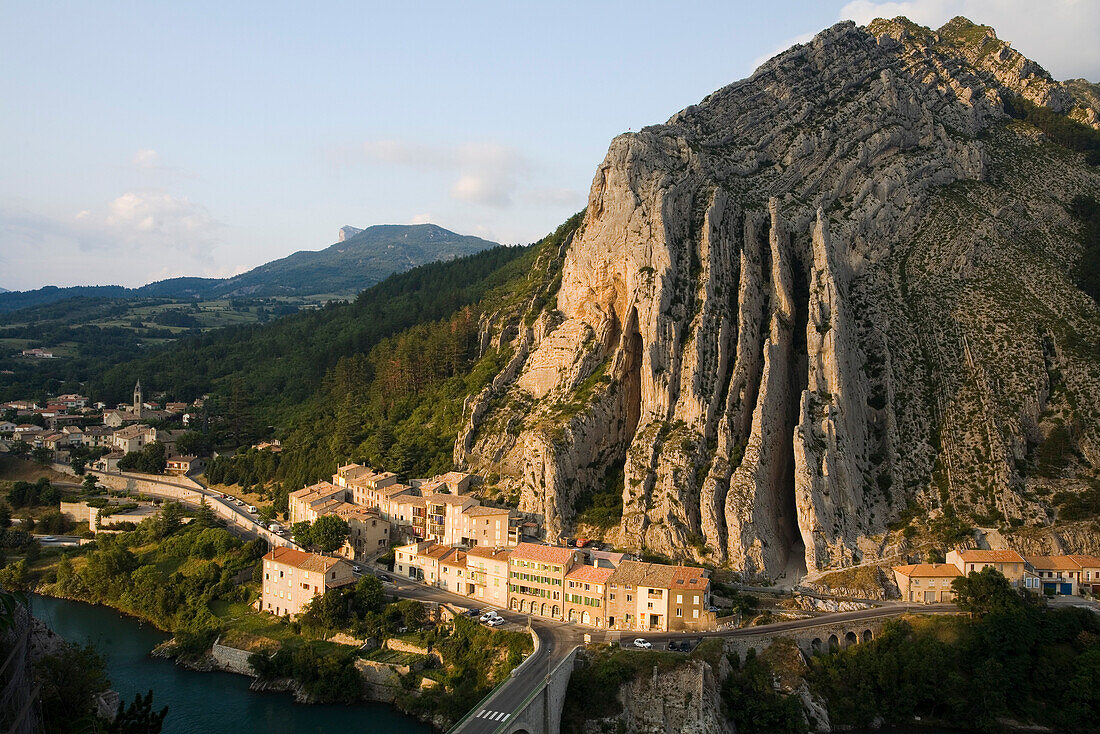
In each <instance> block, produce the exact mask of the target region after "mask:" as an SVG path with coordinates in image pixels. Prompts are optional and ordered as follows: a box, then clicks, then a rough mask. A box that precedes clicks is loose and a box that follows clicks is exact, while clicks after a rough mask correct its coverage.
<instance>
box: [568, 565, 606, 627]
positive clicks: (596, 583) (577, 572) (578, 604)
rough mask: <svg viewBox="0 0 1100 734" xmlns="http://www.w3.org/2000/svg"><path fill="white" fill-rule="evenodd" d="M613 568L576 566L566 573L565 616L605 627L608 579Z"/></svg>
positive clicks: (585, 623) (587, 623)
mask: <svg viewBox="0 0 1100 734" xmlns="http://www.w3.org/2000/svg"><path fill="white" fill-rule="evenodd" d="M613 573H615V570H614V569H611V568H599V567H597V566H583V565H582V566H574V567H573V568H572V570H570V571H569V573H567V574H566V575H565V596H564V599H565V618H566V620H567V621H569V622H578V623H580V624H584V625H590V626H593V627H603V626H604V623H605V621H606V617H607V580H608V579H609V578H610V577H611V575H612V574H613Z"/></svg>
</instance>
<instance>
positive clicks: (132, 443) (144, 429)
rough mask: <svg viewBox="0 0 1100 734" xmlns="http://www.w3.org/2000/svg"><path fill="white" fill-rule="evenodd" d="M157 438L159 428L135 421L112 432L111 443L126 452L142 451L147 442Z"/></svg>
mask: <svg viewBox="0 0 1100 734" xmlns="http://www.w3.org/2000/svg"><path fill="white" fill-rule="evenodd" d="M156 440H157V429H155V428H152V427H150V426H147V425H145V424H144V423H135V424H134V425H132V426H127V427H125V428H120V429H119V430H117V431H115V432H114V433H113V434H111V444H112V445H113V446H114V447H115V448H116V449H118V450H119V451H121V452H122V453H124V454H128V453H130V452H132V451H140V450H141V448H142V447H143V446H144V445H145V444H147V443H152V442H153V441H156Z"/></svg>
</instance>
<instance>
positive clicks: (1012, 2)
mask: <svg viewBox="0 0 1100 734" xmlns="http://www.w3.org/2000/svg"><path fill="white" fill-rule="evenodd" d="M899 15H904V16H905V17H907V18H909V19H910V20H912V21H915V22H917V23H920V24H921V25H926V26H929V27H931V28H938V27H940V26H941V25H943V24H944V23H946V22H947V21H949V20H950V19H951V18H953V17H955V16H956V15H963V16H966V17H967V18H969V19H970V20H972V21H973V22H975V23H980V24H983V25H989V26H992V27H993V28H994V29H995V30H996V31H997V37H998V38H1001V39H1003V40H1005V41H1009V42H1010V43H1011V44H1012V46H1013V48H1015V49H1017V50H1018V51H1019V52H1020V53H1022V54H1024V55H1025V56H1027V57H1028V58H1030V59H1032V60H1033V61H1037V62H1038V63H1039V64H1041V65H1042V66H1043V67H1045V68H1046V69H1047V70H1048V71H1050V73H1051V75H1052V76H1054V77H1055V78H1056V79H1069V78H1073V77H1085V78H1087V79H1091V80H1093V81H1096V80H1097V79H1098V78H1100V44H1097V43H1096V39H1097V38H1100V3H1098V2H1095V1H1094V0H1044V1H1043V2H1041V3H1036V2H1035V0H905V1H902V2H898V1H891V2H876V1H875V0H853V1H852V2H849V3H848V4H847V5H845V6H844V7H843V8H842V9H841V11H840V17H841V18H842V19H851V20H854V21H855V22H857V23H860V24H866V23H868V22H869V21H871V20H873V19H874V18H894V17H896V16H899Z"/></svg>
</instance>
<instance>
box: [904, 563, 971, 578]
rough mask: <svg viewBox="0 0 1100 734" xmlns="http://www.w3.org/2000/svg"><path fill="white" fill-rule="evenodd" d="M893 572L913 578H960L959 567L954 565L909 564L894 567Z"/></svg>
mask: <svg viewBox="0 0 1100 734" xmlns="http://www.w3.org/2000/svg"><path fill="white" fill-rule="evenodd" d="M894 570H895V571H897V572H898V573H900V574H901V575H902V576H908V577H909V578H913V577H914V576H916V577H918V578H954V577H955V576H962V572H961V571H959V567H958V566H956V565H955V564H954V563H910V564H909V565H907V566H894Z"/></svg>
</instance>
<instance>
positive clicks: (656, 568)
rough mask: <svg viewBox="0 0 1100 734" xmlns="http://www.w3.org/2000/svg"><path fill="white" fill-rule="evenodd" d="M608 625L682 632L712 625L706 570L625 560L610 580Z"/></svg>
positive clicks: (614, 627) (708, 581)
mask: <svg viewBox="0 0 1100 734" xmlns="http://www.w3.org/2000/svg"><path fill="white" fill-rule="evenodd" d="M607 595H608V596H607V626H608V627H609V628H612V629H622V630H639V631H645V630H653V631H661V632H679V631H685V630H698V629H709V628H712V627H713V626H714V625H715V624H716V622H717V620H716V618H715V615H714V612H712V611H710V579H708V578H707V577H706V570H705V569H702V568H695V567H691V566H668V565H665V564H661V563H645V562H643V561H623V562H622V563H621V564H620V565H619V567H618V568H616V569H615V570H614V572H613V573H612V574H611V575H610V576H609V577H608V579H607Z"/></svg>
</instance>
